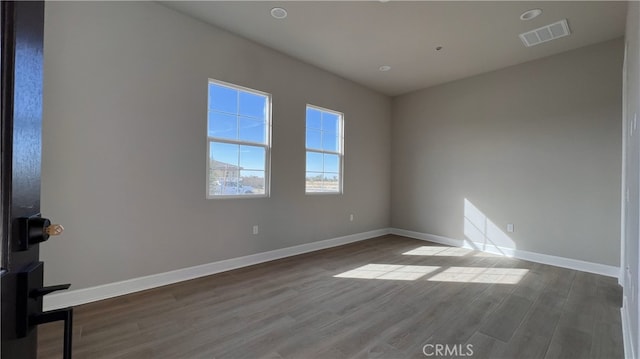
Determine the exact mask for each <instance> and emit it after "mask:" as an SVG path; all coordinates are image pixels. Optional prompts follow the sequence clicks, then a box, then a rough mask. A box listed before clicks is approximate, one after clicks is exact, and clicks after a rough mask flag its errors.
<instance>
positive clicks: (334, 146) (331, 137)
mask: <svg viewBox="0 0 640 359" xmlns="http://www.w3.org/2000/svg"><path fill="white" fill-rule="evenodd" d="M339 143H340V142H339V139H338V136H336V134H335V133H327V132H323V133H322V149H323V150H325V151H333V152H338V144H339Z"/></svg>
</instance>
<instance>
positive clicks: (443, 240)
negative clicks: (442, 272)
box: [391, 228, 620, 278]
mask: <svg viewBox="0 0 640 359" xmlns="http://www.w3.org/2000/svg"><path fill="white" fill-rule="evenodd" d="M391 233H392V234H396V235H399V236H404V237H409V238H415V239H421V240H424V241H430V242H435V243H439V244H444V245H448V246H454V247H463V248H470V249H477V250H480V251H483V252H487V253H492V254H498V255H503V256H507V257H513V258H518V259H524V260H527V261H530V262H536V263H542V264H549V265H552V266H556V267H563V268H569V269H575V270H579V271H583V272H589V273H595V274H601V275H605V276H607V277H614V278H619V277H620V268H619V267H614V266H610V265H606V264H600V263H592V262H586V261H582V260H579V259H571V258H565V257H558V256H552V255H548V254H540V253H535V252H529V251H523V250H520V249H513V248H506V247H500V246H495V245H491V246H487V245H485V244H484V243H475V242H471V241H466V240H465V241H463V240H459V239H452V238H447V237H442V236H436V235H433V234H428V233H420V232H413V231H407V230H404V229H398V228H391Z"/></svg>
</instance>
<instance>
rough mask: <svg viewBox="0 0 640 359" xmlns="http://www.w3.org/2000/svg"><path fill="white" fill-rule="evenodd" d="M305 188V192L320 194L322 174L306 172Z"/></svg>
mask: <svg viewBox="0 0 640 359" xmlns="http://www.w3.org/2000/svg"><path fill="white" fill-rule="evenodd" d="M305 187H306V191H307V192H322V173H319V172H307V177H306V185H305Z"/></svg>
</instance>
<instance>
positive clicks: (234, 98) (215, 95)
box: [209, 83, 238, 113]
mask: <svg viewBox="0 0 640 359" xmlns="http://www.w3.org/2000/svg"><path fill="white" fill-rule="evenodd" d="M209 109H212V110H218V111H222V112H228V113H236V112H237V111H238V90H234V89H232V88H228V87H225V86H220V85H216V84H211V83H210V84H209Z"/></svg>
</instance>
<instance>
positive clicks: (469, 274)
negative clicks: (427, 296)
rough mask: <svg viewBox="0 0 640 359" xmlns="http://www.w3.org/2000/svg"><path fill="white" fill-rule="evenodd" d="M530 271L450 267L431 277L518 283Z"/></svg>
mask: <svg viewBox="0 0 640 359" xmlns="http://www.w3.org/2000/svg"><path fill="white" fill-rule="evenodd" d="M528 272H529V270H528V269H520V268H482V267H450V268H447V269H445V270H444V271H442V272H441V273H438V274H436V275H434V276H433V277H431V278H429V279H428V280H429V281H436V282H462V283H496V284H517V283H519V282H520V280H521V279H522V277H524V276H525V275H526V274H527V273H528Z"/></svg>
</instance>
